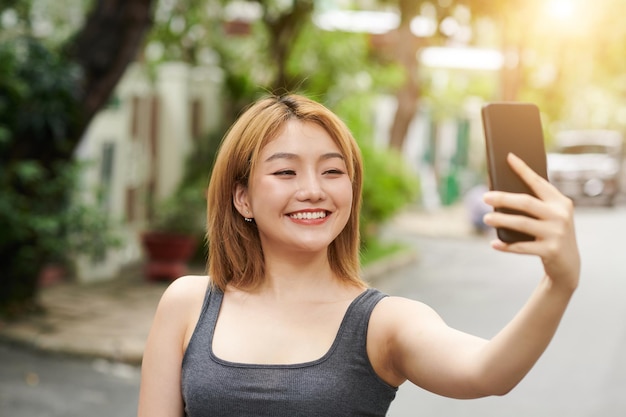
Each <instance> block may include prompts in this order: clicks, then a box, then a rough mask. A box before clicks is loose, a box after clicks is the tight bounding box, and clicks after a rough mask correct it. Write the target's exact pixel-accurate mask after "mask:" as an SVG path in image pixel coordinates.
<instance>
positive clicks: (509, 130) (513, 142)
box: [482, 103, 548, 194]
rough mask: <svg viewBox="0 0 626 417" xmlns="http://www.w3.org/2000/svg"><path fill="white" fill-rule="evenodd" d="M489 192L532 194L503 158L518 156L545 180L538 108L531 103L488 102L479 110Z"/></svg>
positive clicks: (545, 172) (544, 160)
mask: <svg viewBox="0 0 626 417" xmlns="http://www.w3.org/2000/svg"><path fill="white" fill-rule="evenodd" d="M482 117H483V126H484V129H485V141H486V146H487V163H488V164H489V167H488V168H489V180H490V183H491V189H493V190H499V191H508V192H513V193H527V194H533V192H532V191H531V190H530V189H529V188H528V186H527V185H526V184H525V183H524V182H523V181H522V180H521V179H520V178H519V177H518V176H517V174H515V172H513V170H512V169H511V167H510V166H509V164H508V162H507V161H506V156H507V154H508V153H509V152H512V153H514V154H515V155H517V156H519V157H520V158H521V159H522V160H524V162H526V164H527V165H528V166H530V167H531V168H532V169H533V170H534V171H535V172H537V173H538V174H539V175H541V176H542V177H544V178H547V177H548V174H547V163H546V152H545V147H544V143H543V131H542V128H541V119H540V116H539V109H538V108H537V106H535V105H534V104H530V103H490V104H487V105H485V106H484V107H483V109H482Z"/></svg>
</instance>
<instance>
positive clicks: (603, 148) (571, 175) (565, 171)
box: [548, 130, 624, 206]
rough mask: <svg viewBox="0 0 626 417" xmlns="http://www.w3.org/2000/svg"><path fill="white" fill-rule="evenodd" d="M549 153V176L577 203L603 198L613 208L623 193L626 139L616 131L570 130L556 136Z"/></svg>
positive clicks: (551, 180)
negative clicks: (621, 186)
mask: <svg viewBox="0 0 626 417" xmlns="http://www.w3.org/2000/svg"><path fill="white" fill-rule="evenodd" d="M555 145H556V147H555V151H554V152H552V153H548V177H549V179H550V182H552V183H553V184H554V185H555V186H556V187H557V188H558V189H559V190H561V192H562V193H563V194H565V195H567V196H568V197H570V198H572V199H573V200H574V201H575V202H576V200H579V199H581V198H584V197H587V198H590V197H592V198H602V199H603V201H604V203H605V204H606V205H608V206H612V205H613V203H614V201H615V197H616V196H617V195H618V193H619V192H620V178H621V176H622V169H623V157H624V155H623V149H624V140H623V137H622V135H621V133H620V132H618V131H614V130H569V131H563V132H560V133H559V134H558V135H557V137H556V143H555Z"/></svg>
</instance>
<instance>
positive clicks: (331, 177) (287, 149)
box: [235, 120, 353, 255]
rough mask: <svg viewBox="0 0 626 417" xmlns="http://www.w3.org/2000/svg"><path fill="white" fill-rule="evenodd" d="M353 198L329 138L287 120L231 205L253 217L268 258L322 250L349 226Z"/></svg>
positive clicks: (318, 130)
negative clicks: (274, 254)
mask: <svg viewBox="0 0 626 417" xmlns="http://www.w3.org/2000/svg"><path fill="white" fill-rule="evenodd" d="M352 198H353V196H352V182H351V180H350V178H349V176H348V172H347V169H346V164H345V161H344V156H343V155H342V154H341V151H340V150H339V147H338V146H337V145H336V144H335V142H334V141H333V140H332V138H331V137H330V135H329V134H328V133H327V132H326V131H325V130H324V129H323V128H322V127H320V126H319V125H317V124H315V123H310V122H301V121H297V120H291V121H289V122H287V124H286V125H285V128H284V130H283V131H282V132H281V133H280V134H279V135H278V136H277V137H276V138H275V139H273V140H272V141H270V142H269V143H268V144H267V145H266V146H265V147H264V148H263V149H261V152H260V154H259V159H258V161H257V164H256V166H255V169H254V171H253V172H252V173H251V176H250V181H249V184H248V188H247V189H246V188H244V187H239V188H238V189H237V191H236V193H235V204H236V206H237V208H238V209H239V211H240V213H241V214H242V215H243V216H244V217H254V220H255V222H256V225H257V228H258V230H259V235H260V238H261V243H262V245H263V251H264V253H265V254H266V255H267V254H269V253H270V251H273V250H279V251H296V252H302V251H307V252H310V251H326V249H327V247H328V245H329V244H330V243H331V242H332V241H333V240H334V239H335V238H336V237H337V235H339V233H340V232H341V231H342V230H343V228H344V227H345V225H346V223H347V222H348V219H349V217H350V211H351V208H352ZM238 203H239V204H238ZM246 210H248V211H249V213H246Z"/></svg>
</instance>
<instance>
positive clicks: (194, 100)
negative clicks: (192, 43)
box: [76, 62, 221, 282]
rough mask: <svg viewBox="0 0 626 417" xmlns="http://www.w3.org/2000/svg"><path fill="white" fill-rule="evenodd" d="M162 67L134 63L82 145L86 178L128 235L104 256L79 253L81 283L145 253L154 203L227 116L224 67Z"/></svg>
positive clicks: (115, 270) (100, 277)
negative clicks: (142, 238) (143, 240)
mask: <svg viewBox="0 0 626 417" xmlns="http://www.w3.org/2000/svg"><path fill="white" fill-rule="evenodd" d="M156 71H157V73H156V74H155V76H154V77H153V78H151V77H150V76H149V74H148V72H147V70H146V68H145V67H143V66H142V65H141V64H139V63H135V64H132V65H131V66H130V67H129V68H128V70H127V71H126V74H125V75H124V77H123V78H122V80H121V81H120V83H119V84H118V86H117V88H116V90H115V92H114V95H113V99H112V101H111V104H110V105H109V106H108V107H107V108H106V109H104V110H102V111H101V112H99V113H98V115H97V116H96V117H95V118H94V120H93V121H92V122H91V124H90V126H89V128H88V130H87V132H86V133H85V136H84V138H83V140H82V142H81V144H80V146H79V148H78V150H77V153H76V155H77V158H78V159H80V160H83V161H87V162H88V163H89V165H88V169H87V170H86V172H85V175H84V178H83V185H84V186H85V187H86V188H87V189H88V190H98V193H97V195H98V198H97V202H98V204H100V205H101V207H102V208H103V209H104V210H105V211H106V212H107V213H108V214H109V215H110V217H111V219H113V221H114V222H117V223H119V228H120V234H121V235H122V236H123V237H124V241H125V243H124V245H123V247H122V248H120V249H115V250H111V251H110V252H109V253H108V255H107V256H106V258H105V259H102V260H97V261H94V260H88V259H85V258H80V259H78V260H77V275H78V276H77V278H78V280H79V281H81V282H91V281H96V280H104V279H108V278H112V277H114V276H116V274H117V273H118V272H119V270H120V269H121V268H122V267H124V266H126V265H128V264H130V263H133V262H136V261H138V260H140V259H141V256H142V253H141V247H140V242H139V234H140V232H141V231H142V230H143V229H144V228H145V226H146V222H147V220H148V217H149V212H148V210H149V207H148V204H147V202H148V201H149V200H153V201H160V200H162V199H164V198H165V197H167V196H169V195H170V194H171V193H172V192H173V191H175V189H176V187H177V185H178V183H179V181H180V180H181V178H182V175H183V172H184V167H185V161H186V157H187V155H188V154H189V152H190V151H191V150H192V149H193V146H194V141H195V140H197V139H198V138H200V137H202V136H203V135H206V134H207V133H208V132H209V131H211V130H212V129H213V128H215V127H216V126H217V124H218V121H219V118H220V117H221V107H220V105H219V103H220V84H221V70H220V69H219V68H216V67H200V68H191V67H190V66H189V65H187V64H185V63H181V62H171V63H164V64H161V65H159V66H158V67H157V70H156ZM89 194H91V193H89ZM94 194H95V193H94Z"/></svg>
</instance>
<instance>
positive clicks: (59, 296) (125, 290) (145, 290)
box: [0, 206, 471, 364]
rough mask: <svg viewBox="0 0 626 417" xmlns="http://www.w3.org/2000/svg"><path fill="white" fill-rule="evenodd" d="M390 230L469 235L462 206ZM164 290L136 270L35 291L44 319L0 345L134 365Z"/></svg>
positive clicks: (372, 270) (5, 331)
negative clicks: (24, 346) (99, 280)
mask: <svg viewBox="0 0 626 417" xmlns="http://www.w3.org/2000/svg"><path fill="white" fill-rule="evenodd" d="M390 227H391V228H392V229H393V228H398V229H399V230H402V232H403V233H415V234H417V235H426V236H440V237H465V236H468V235H470V234H471V227H470V225H469V224H468V223H467V221H466V220H465V217H464V212H463V207H462V206H453V207H446V208H442V209H440V210H437V211H435V212H431V213H424V212H415V211H407V212H405V213H403V214H401V215H399V216H397V217H396V218H395V219H394V221H393V222H391V224H390ZM414 261H415V254H412V253H408V254H406V253H405V254H402V255H400V256H399V257H397V258H394V259H387V260H385V261H383V262H381V263H378V264H375V265H371V266H368V268H366V269H365V271H363V272H364V278H365V279H366V280H367V281H369V282H374V281H375V280H376V277H377V276H380V275H382V274H384V273H385V272H388V271H389V270H391V269H394V268H398V267H401V266H404V265H406V264H407V263H410V262H414ZM193 272H196V273H202V272H201V271H193ZM166 287H167V283H157V282H147V281H145V280H144V278H143V276H142V272H141V268H140V267H136V268H129V269H127V270H125V271H124V273H123V274H121V275H120V277H119V278H116V279H114V280H112V281H107V282H102V283H95V284H82V285H80V284H75V283H60V284H55V285H52V286H50V287H46V288H43V289H42V290H41V291H40V301H41V305H42V306H43V307H44V309H45V313H43V314H39V315H32V316H29V317H25V318H23V319H21V320H19V321H15V322H3V321H1V320H0V341H6V342H9V343H15V344H20V345H26V346H29V347H32V348H36V349H40V350H44V351H47V352H53V353H61V354H68V355H74V356H84V357H97V358H104V359H107V360H111V361H119V362H126V363H130V364H139V363H141V357H142V354H143V348H144V344H145V341H146V338H147V336H148V331H149V330H150V325H151V323H152V318H153V315H154V312H155V310H156V306H157V304H158V301H159V299H160V297H161V295H162V293H163V291H164V290H165V288H166Z"/></svg>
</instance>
